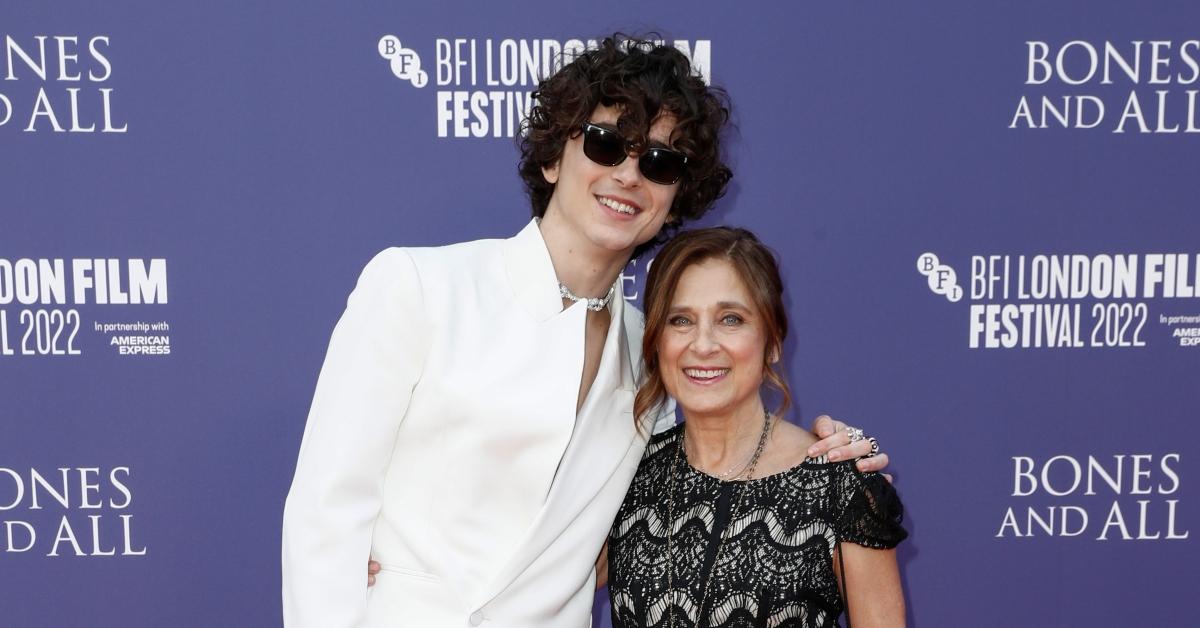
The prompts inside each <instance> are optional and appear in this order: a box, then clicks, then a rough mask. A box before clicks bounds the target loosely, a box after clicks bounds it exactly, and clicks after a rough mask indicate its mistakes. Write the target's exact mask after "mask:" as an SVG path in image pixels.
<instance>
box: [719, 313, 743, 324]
mask: <svg viewBox="0 0 1200 628" xmlns="http://www.w3.org/2000/svg"><path fill="white" fill-rule="evenodd" d="M721 324H722V325H741V324H742V317H741V316H738V315H737V314H726V315H725V317H724V318H722V319H721Z"/></svg>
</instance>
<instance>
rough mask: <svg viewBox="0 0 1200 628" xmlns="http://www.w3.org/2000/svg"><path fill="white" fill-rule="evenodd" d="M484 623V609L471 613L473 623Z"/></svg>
mask: <svg viewBox="0 0 1200 628" xmlns="http://www.w3.org/2000/svg"><path fill="white" fill-rule="evenodd" d="M482 623H483V611H475V612H474V613H471V625H472V626H478V625H479V624H482Z"/></svg>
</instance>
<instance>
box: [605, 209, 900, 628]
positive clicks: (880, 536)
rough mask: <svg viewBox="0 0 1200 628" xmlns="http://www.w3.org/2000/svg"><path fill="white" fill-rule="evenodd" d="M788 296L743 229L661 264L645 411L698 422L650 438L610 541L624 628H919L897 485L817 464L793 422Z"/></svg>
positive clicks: (665, 257)
mask: <svg viewBox="0 0 1200 628" xmlns="http://www.w3.org/2000/svg"><path fill="white" fill-rule="evenodd" d="M782 288H783V284H782V282H781V280H780V277H779V270H778V267H777V265H776V263H775V260H774V258H773V256H772V255H771V253H770V252H769V251H768V250H767V249H766V248H765V247H764V246H763V245H762V244H761V243H760V242H759V241H758V239H757V238H755V237H754V235H753V234H751V233H750V232H748V231H745V230H742V229H731V228H715V229H702V230H698V231H692V232H688V233H684V234H681V235H678V236H676V237H675V239H673V240H672V241H670V242H669V243H668V244H667V245H666V246H665V247H664V248H663V250H662V252H661V253H660V254H659V255H658V256H657V257H656V258H655V261H654V265H653V267H652V269H651V271H650V275H649V277H648V279H647V285H646V297H645V298H646V301H645V304H646V328H645V335H644V337H643V349H642V356H643V361H644V371H645V373H646V375H647V380H646V382H645V384H643V385H642V387H641V389H640V390H639V391H638V394H637V397H636V401H635V410H634V412H635V415H636V416H648V415H649V414H651V413H653V412H654V410H655V409H656V408H658V407H659V406H661V405H662V404H663V403H664V402H665V400H666V396H667V395H670V396H671V397H673V398H674V399H675V400H676V402H677V403H678V404H679V406H680V407H681V408H682V410H683V415H684V417H685V419H686V420H685V422H684V423H682V424H681V425H679V426H676V427H675V428H672V429H670V430H668V431H666V432H664V433H661V434H658V435H657V436H655V437H654V438H653V439H652V440H651V442H650V444H649V446H648V448H647V451H646V457H645V459H644V460H643V461H642V462H641V464H640V466H639V468H638V471H637V474H636V475H635V476H634V479H633V484H632V486H631V488H630V490H629V493H628V494H627V496H626V497H625V501H624V503H623V504H622V506H621V509H620V511H619V513H618V514H617V518H616V520H615V523H614V524H613V528H612V531H611V533H610V535H609V540H608V569H609V576H610V582H609V595H610V599H611V607H612V621H613V626H614V628H635V627H637V628H645V627H663V628H667V627H670V628H690V627H692V626H707V627H711V628H717V627H727V628H733V627H741V626H745V627H747V628H748V627H751V626H795V627H799V626H804V627H809V626H834V625H836V624H837V620H838V616H839V615H840V614H841V612H842V610H843V609H844V608H846V607H847V606H848V610H849V613H848V614H849V617H850V619H851V620H852V621H853V625H854V626H855V627H857V628H861V627H865V626H902V625H903V624H904V598H903V594H902V592H901V587H900V578H899V573H898V570H897V567H896V557H895V552H894V551H893V550H892V548H894V547H895V546H896V544H898V543H899V542H900V541H901V540H903V539H904V538H905V536H906V533H905V531H904V530H903V529H902V528H901V527H900V525H899V524H900V518H901V507H900V503H899V500H898V499H897V497H896V494H895V492H894V490H893V489H892V487H891V485H890V484H889V483H888V482H887V481H886V480H885V479H884V478H883V477H881V476H879V475H876V474H863V473H861V472H859V471H858V470H857V469H856V468H855V467H854V465H853V464H852V463H849V462H843V463H830V462H829V461H828V460H827V459H826V458H825V457H824V456H818V457H815V458H811V457H808V456H807V455H806V453H807V451H808V450H809V448H810V447H812V446H813V444H814V442H815V440H816V439H815V438H814V437H813V436H812V435H811V434H809V433H808V432H805V431H804V430H801V429H799V428H797V427H795V426H794V425H792V424H790V423H787V422H785V421H783V420H781V419H780V416H781V414H782V412H783V411H785V410H786V409H787V407H788V405H789V402H790V393H789V391H788V385H787V382H786V381H785V380H784V379H783V378H782V377H781V376H780V375H779V373H778V372H777V370H776V368H775V365H776V364H777V363H778V362H779V359H780V351H781V347H782V346H783V340H784V338H785V336H786V335H787V317H786V314H785V312H784V309H783V302H782ZM764 385H767V386H770V387H772V388H774V389H776V391H778V393H779V396H780V397H781V398H782V404H781V407H780V408H779V410H777V411H775V412H769V411H768V410H766V406H765V405H764V401H763V397H762V394H761V389H762V388H763V386H764ZM839 580H840V582H839ZM839 589H840V590H841V594H840V595H839ZM847 601H848V604H846V603H845V602H847Z"/></svg>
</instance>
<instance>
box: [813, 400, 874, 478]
mask: <svg viewBox="0 0 1200 628" xmlns="http://www.w3.org/2000/svg"><path fill="white" fill-rule="evenodd" d="M849 427H850V426H848V425H846V424H845V423H843V422H841V421H837V420H835V419H833V418H832V417H830V416H829V415H825V414H822V415H821V416H819V417H817V420H816V421H814V422H813V434H815V435H816V437H817V438H818V439H820V440H818V441H817V442H815V443H813V444H812V446H810V447H809V448H808V455H809V456H812V457H816V456H820V455H821V454H825V453H828V454H829V456H828V457H829V461H830V462H837V461H838V460H851V459H854V458H858V462H856V463H855V466H857V467H858V470H859V471H862V472H864V473H866V472H870V471H881V470H883V468H884V467H886V466H887V465H888V455H887V454H885V453H883V452H882V451H880V452H877V453H876V454H875V455H874V456H872V455H870V454H871V448H872V447H873V446H874V443H872V441H871V440H870V439H868V438H863V439H861V440H858V441H854V442H851V440H850V431H849V429H848V428H849ZM883 476H884V477H886V478H887V479H888V481H889V482H891V481H892V476H890V475H888V474H886V473H884V474H883Z"/></svg>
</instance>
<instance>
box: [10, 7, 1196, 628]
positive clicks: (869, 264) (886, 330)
mask: <svg viewBox="0 0 1200 628" xmlns="http://www.w3.org/2000/svg"><path fill="white" fill-rule="evenodd" d="M302 4H304V6H296V4H295V3H285V2H278V1H265V2H256V3H244V2H228V1H222V2H209V3H202V4H199V5H195V6H191V5H187V6H172V7H166V6H164V5H163V4H162V3H151V2H131V3H118V4H115V5H114V4H112V3H100V4H97V3H87V2H78V1H73V2H59V3H54V6H43V5H37V6H32V5H28V6H27V5H21V6H16V5H15V3H9V5H5V6H4V7H2V8H0V36H3V41H2V43H3V44H4V52H5V54H4V55H3V56H0V62H2V64H0V70H3V72H4V74H3V76H2V77H0V121H2V122H0V426H2V428H3V429H2V432H0V608H3V609H4V610H3V619H0V623H2V624H3V625H5V626H18V627H25V626H82V625H87V626H123V627H124V626H147V627H149V626H163V625H173V626H277V625H279V624H280V623H281V620H280V611H279V593H278V591H279V567H278V565H279V549H278V547H279V543H278V537H279V524H280V518H281V512H282V507H283V499H284V496H285V494H286V491H287V487H288V484H289V482H290V479H291V473H292V469H293V464H294V461H295V454H296V450H297V447H298V445H299V439H300V434H301V430H302V428H303V422H304V418H305V414H306V410H307V406H308V402H309V400H310V395H311V392H312V387H313V384H314V382H315V379H316V374H317V370H318V368H319V366H320V363H321V359H322V357H323V353H324V349H325V343H326V341H327V339H328V335H329V332H330V330H331V328H332V326H333V323H334V321H335V320H336V318H337V316H338V315H339V314H340V312H341V309H342V307H343V305H344V298H345V296H346V294H347V293H348V292H349V290H350V288H351V287H352V285H353V282H354V279H355V277H356V275H357V272H358V270H359V269H360V268H361V267H362V265H363V264H364V263H365V262H366V261H367V260H368V259H369V258H370V257H371V256H372V255H373V254H374V253H375V252H376V251H378V250H379V249H381V248H384V247H386V246H390V245H397V244H441V243H447V242H452V241H458V240H465V239H473V238H478V237H485V236H486V237H491V236H505V235H508V234H511V233H513V232H515V231H516V230H517V229H518V228H519V227H520V226H521V225H522V224H523V223H524V222H525V221H526V220H527V217H528V209H527V203H526V201H525V199H524V198H523V194H522V192H521V188H520V184H519V181H518V179H517V177H516V175H515V164H516V151H515V149H514V145H513V141H512V139H511V137H510V135H511V131H510V128H511V125H515V122H516V120H517V118H518V117H519V114H520V111H521V110H522V108H523V106H524V103H525V102H526V98H527V93H528V91H530V90H531V89H532V85H531V83H530V81H529V76H530V75H531V74H532V75H536V74H537V73H539V72H544V71H546V70H547V69H549V66H548V65H547V64H546V63H544V60H545V56H544V53H548V52H549V53H552V52H554V51H555V50H561V49H562V48H563V47H566V48H568V49H569V48H571V47H572V46H574V45H576V42H572V41H571V40H573V39H578V40H586V39H588V38H595V37H597V36H599V35H602V34H604V33H606V32H610V31H612V30H614V29H624V30H631V29H632V30H644V29H646V28H659V29H662V33H663V36H664V38H665V39H667V40H669V41H678V42H681V43H680V45H683V46H686V48H687V51H688V53H689V54H692V55H693V57H694V58H695V59H696V60H697V61H699V62H700V63H701V64H702V65H704V66H706V68H707V69H708V72H709V76H710V77H711V79H712V81H713V82H714V83H716V84H719V85H722V86H724V87H725V88H727V89H728V90H729V92H730V94H731V96H732V98H733V100H734V104H735V118H736V123H737V132H736V133H735V134H734V135H733V136H732V138H731V142H730V157H731V159H732V163H733V166H734V170H735V172H736V176H735V184H734V185H733V187H732V189H731V192H730V194H729V195H728V196H727V197H726V198H725V199H724V200H723V201H722V202H721V203H720V206H719V210H718V211H717V212H715V213H714V214H713V216H712V218H711V219H710V220H709V221H708V222H709V223H721V222H723V223H730V224H737V225H742V226H746V227H748V228H751V229H753V230H755V231H756V232H758V233H759V234H761V235H762V236H763V237H764V239H765V240H766V241H767V242H768V243H769V244H770V245H771V246H773V247H774V248H775V249H776V250H777V251H778V252H779V254H780V256H781V258H782V261H783V263H784V267H785V272H786V279H787V290H788V294H789V299H790V304H791V313H792V317H793V321H794V325H795V327H794V329H795V330H796V331H795V334H794V338H793V339H792V340H791V341H790V343H789V347H788V356H787V366H788V369H789V372H790V376H791V381H792V383H793V386H794V390H795V392H796V395H797V398H798V400H799V402H800V403H799V408H798V410H797V412H796V417H795V418H796V420H799V421H801V422H805V423H807V422H808V421H810V420H811V419H812V418H813V417H814V416H816V415H817V414H821V413H831V414H834V415H836V416H838V417H841V418H844V419H846V420H848V421H851V422H853V423H856V424H861V425H864V426H866V427H867V428H868V431H869V432H870V433H872V434H873V435H875V436H877V437H879V439H880V440H881V442H882V443H883V444H884V445H885V449H886V450H887V451H888V452H889V453H890V454H891V455H892V458H893V461H894V462H893V465H892V469H891V471H892V472H893V473H894V474H895V476H896V481H897V486H898V488H899V490H900V492H901V495H902V497H903V498H904V500H905V503H906V505H907V508H908V513H909V514H908V518H907V526H908V528H909V530H910V531H911V532H912V537H911V539H910V540H909V541H908V542H906V543H905V544H904V545H903V546H902V549H901V550H900V558H901V567H902V573H903V576H904V582H905V586H906V592H907V597H908V603H909V617H910V623H912V624H915V625H920V626H967V625H970V626H1011V625H1034V626H1051V625H1054V626H1057V625H1097V626H1126V625H1184V624H1187V623H1188V621H1187V620H1186V619H1184V618H1183V617H1184V609H1185V604H1186V603H1187V601H1188V600H1189V599H1190V597H1191V596H1192V595H1191V594H1193V593H1194V590H1195V585H1194V584H1190V585H1189V584H1187V582H1190V581H1192V579H1193V577H1194V572H1195V562H1194V558H1195V556H1196V553H1195V552H1196V548H1195V544H1194V543H1195V541H1194V539H1192V538H1190V531H1191V529H1192V528H1193V527H1195V526H1196V525H1197V508H1196V499H1197V495H1196V492H1195V489H1194V488H1192V487H1193V485H1192V484H1190V481H1191V479H1192V477H1191V473H1192V466H1193V465H1192V460H1193V456H1195V455H1196V442H1197V440H1200V432H1197V429H1196V427H1195V424H1194V423H1193V422H1192V420H1191V419H1193V418H1194V413H1195V410H1194V409H1195V407H1196V406H1197V403H1198V402H1200V392H1198V391H1200V387H1198V386H1197V385H1196V370H1197V367H1198V366H1200V300H1197V297H1198V296H1200V280H1198V278H1197V275H1198V274H1200V267H1198V265H1200V245H1198V244H1197V237H1196V233H1197V230H1198V229H1200V218H1198V217H1197V213H1196V210H1197V207H1196V198H1197V195H1196V174H1195V172H1196V166H1197V164H1198V163H1200V160H1198V159H1197V156H1198V150H1197V147H1198V142H1200V102H1198V100H1200V98H1198V97H1197V91H1198V90H1200V80H1198V74H1200V66H1198V61H1200V42H1197V41H1196V40H1197V39H1200V32H1198V31H1197V30H1196V28H1195V25H1196V24H1197V22H1198V20H1200V8H1197V6H1196V5H1195V4H1194V3H1188V2H1162V3H1155V7H1154V9H1153V10H1152V11H1151V10H1147V9H1146V8H1144V7H1142V6H1141V5H1135V4H1130V3H1117V2H1112V1H1109V2H1104V3H1099V4H1098V3H1094V2H1083V1H1075V2H1058V3H1053V6H1048V5H1047V3H1043V2H1019V3H1015V4H1014V3H1003V4H994V3H973V2H971V3H964V2H953V1H950V0H937V1H934V2H926V3H922V4H920V5H919V6H914V5H911V4H901V5H897V4H896V3H849V4H845V3H829V4H828V5H826V4H814V5H795V4H794V3H778V6H776V7H771V8H763V7H758V6H750V5H739V4H736V3H735V4H730V3H727V2H715V1H708V0H703V1H697V2H689V3H683V4H680V5H678V6H666V4H667V3H652V4H649V5H647V4H645V3H639V2H627V1H623V0H622V1H619V2H609V3H605V4H604V5H579V6H565V5H563V4H562V3H561V2H547V1H538V2H530V3H526V4H525V5H524V6H523V7H522V8H521V9H519V10H517V9H512V8H510V7H508V6H507V5H504V4H503V3H495V4H487V3H483V4H481V3H462V2H443V3H424V4H420V5H414V3H394V2H392V3H383V2H364V3H354V4H353V5H351V6H346V5H340V4H335V3H329V4H328V5H325V6H321V5H320V4H321V3H311V5H310V3H302ZM385 36H391V38H385ZM472 51H474V53H473V54H474V57H472V56H471V55H472ZM43 55H44V56H43ZM418 60H419V68H420V71H423V72H425V74H424V79H422V75H421V74H420V72H419V71H418V70H417V64H418ZM510 61H515V63H514V64H512V65H510V64H509V62H510ZM459 62H461V63H459ZM59 129H61V131H60V130H59ZM460 135H461V136H460ZM991 256H994V257H991ZM58 260H61V262H59V261H58ZM60 264H61V266H60ZM643 270H644V262H643V263H639V264H637V265H636V266H631V268H630V271H629V272H630V274H631V275H632V276H633V277H634V280H633V281H632V282H631V283H630V284H629V287H628V292H629V296H630V297H631V298H634V297H635V294H636V292H637V290H638V287H639V286H640V282H641V277H642V274H643V273H642V271H643ZM989 288H990V290H991V292H989ZM1060 288H1061V290H1060ZM635 300H636V299H635ZM1077 345H1078V346H1077ZM110 553H111V555H109V554H110ZM598 600H602V594H601V596H598ZM598 608H602V607H598ZM597 617H598V618H599V619H598V621H597V622H596V623H597V625H599V626H605V627H606V626H607V625H608V622H607V617H606V612H604V611H602V610H601V611H599V612H598V613H597Z"/></svg>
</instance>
